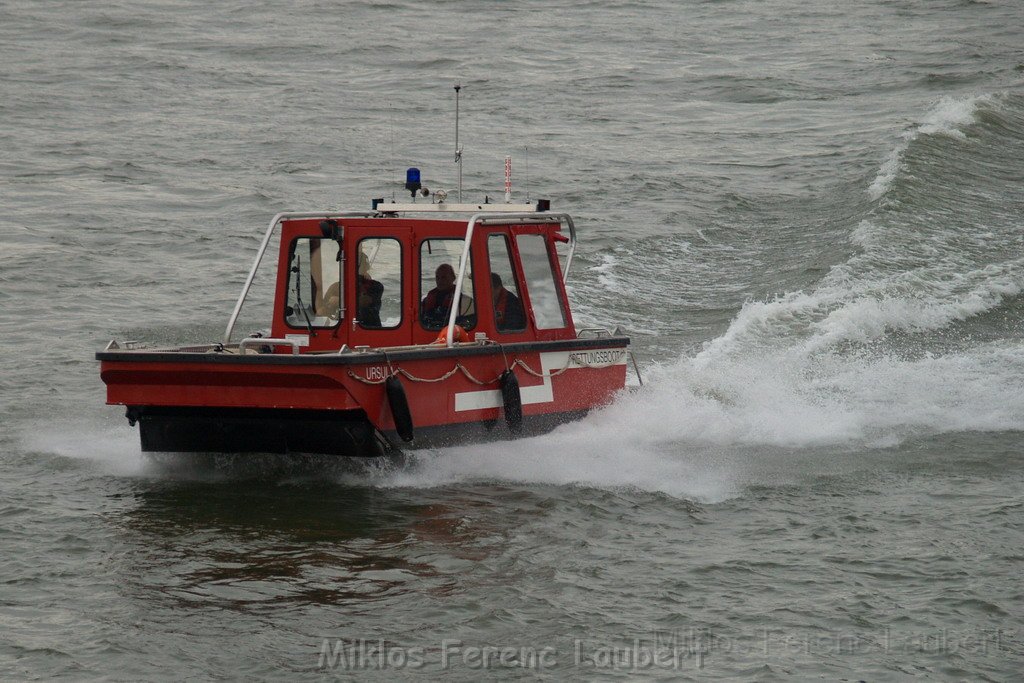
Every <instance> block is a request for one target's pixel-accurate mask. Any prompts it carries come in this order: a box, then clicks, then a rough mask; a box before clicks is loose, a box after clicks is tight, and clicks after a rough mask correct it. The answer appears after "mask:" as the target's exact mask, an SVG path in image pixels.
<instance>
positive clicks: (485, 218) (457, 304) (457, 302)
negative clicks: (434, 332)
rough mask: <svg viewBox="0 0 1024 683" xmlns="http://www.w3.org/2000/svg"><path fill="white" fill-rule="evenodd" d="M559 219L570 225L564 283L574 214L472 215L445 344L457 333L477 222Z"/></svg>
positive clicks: (573, 236) (572, 249)
mask: <svg viewBox="0 0 1024 683" xmlns="http://www.w3.org/2000/svg"><path fill="white" fill-rule="evenodd" d="M552 219H557V220H558V222H559V223H561V222H562V221H563V220H564V221H565V222H566V223H567V224H568V226H569V255H568V257H566V260H565V272H563V273H562V283H563V284H565V282H566V281H567V280H568V277H569V266H570V265H571V264H572V255H573V252H575V251H576V226H575V225H574V224H573V222H572V216H570V215H569V214H567V213H544V214H536V213H522V214H516V213H494V212H481V213H475V214H473V215H472V216H470V218H469V221H468V222H467V223H466V237H465V244H464V245H463V247H462V257H461V258H460V259H459V274H458V278H457V279H456V280H455V295H454V297H453V298H452V308H451V311H449V313H448V333H447V335H445V346H447V347H449V348H451V345H452V341H453V339H454V335H455V318H456V317H457V316H458V314H459V309H460V308H461V303H462V282H463V280H465V277H466V264H467V263H469V250H470V246H471V244H472V241H473V229H474V228H475V227H476V224H477V223H480V224H481V225H494V224H503V223H551V222H553V220H552Z"/></svg>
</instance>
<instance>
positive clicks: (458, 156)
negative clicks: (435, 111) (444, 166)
mask: <svg viewBox="0 0 1024 683" xmlns="http://www.w3.org/2000/svg"><path fill="white" fill-rule="evenodd" d="M460 90H462V85H461V84H460V83H456V84H455V163H456V164H458V165H459V203H460V204H461V203H462V148H461V147H459V91H460Z"/></svg>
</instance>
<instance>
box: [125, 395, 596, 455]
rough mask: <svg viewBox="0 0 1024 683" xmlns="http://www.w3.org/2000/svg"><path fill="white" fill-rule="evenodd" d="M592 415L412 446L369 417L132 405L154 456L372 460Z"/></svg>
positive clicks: (427, 431) (441, 429)
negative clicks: (311, 456) (252, 455)
mask: <svg viewBox="0 0 1024 683" xmlns="http://www.w3.org/2000/svg"><path fill="white" fill-rule="evenodd" d="M586 413H587V411H585V410H584V411H572V412H566V413H552V414H547V415H531V416H524V417H523V419H522V425H521V428H520V430H519V431H518V433H512V432H511V431H510V430H509V428H508V426H507V425H506V424H505V421H504V420H488V421H485V422H471V423H461V424H453V425H442V426H436V427H423V428H420V427H415V425H414V433H413V440H412V442H411V443H404V442H403V441H402V439H400V438H399V436H398V434H397V433H394V432H390V433H384V434H382V433H380V432H378V431H377V430H376V429H374V427H373V425H371V424H370V421H369V420H368V419H367V417H366V414H365V413H364V412H362V411H332V410H289V409H282V410H278V409H262V408H194V407H183V408H179V407H156V406H131V407H129V408H128V417H129V419H130V420H132V421H135V420H137V421H138V423H139V434H140V437H141V440H142V450H143V451H145V452H151V453H152V452H155V453H161V452H162V453H296V454H298V453H310V454H323V455H339V456H347V457H357V458H373V457H379V456H382V455H387V454H390V453H394V452H396V451H399V450H411V449H415V448H437V447H445V446H454V445H458V444H465V443H472V442H479V441H495V440H499V441H500V440H506V439H512V438H516V437H521V436H533V435H536V434H543V433H545V432H549V431H551V430H552V429H554V428H555V427H557V426H558V425H560V424H563V423H565V422H571V421H573V420H578V419H580V418H582V417H583V416H584V415H586Z"/></svg>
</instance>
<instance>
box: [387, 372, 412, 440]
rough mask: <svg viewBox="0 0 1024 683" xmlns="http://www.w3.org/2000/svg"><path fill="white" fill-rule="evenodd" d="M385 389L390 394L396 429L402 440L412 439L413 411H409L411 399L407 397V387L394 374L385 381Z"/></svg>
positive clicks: (390, 405) (392, 415) (389, 403)
mask: <svg viewBox="0 0 1024 683" xmlns="http://www.w3.org/2000/svg"><path fill="white" fill-rule="evenodd" d="M384 390H385V391H386V392H387V394H388V407H389V408H391V417H392V418H394V420H395V431H397V432H398V436H400V437H402V441H405V442H406V443H408V442H409V441H412V413H411V412H409V400H408V399H407V398H406V397H405V389H404V388H402V382H401V381H400V380H399V379H398V377H396V376H395V375H392V376H391V377H388V378H387V380H385V381H384Z"/></svg>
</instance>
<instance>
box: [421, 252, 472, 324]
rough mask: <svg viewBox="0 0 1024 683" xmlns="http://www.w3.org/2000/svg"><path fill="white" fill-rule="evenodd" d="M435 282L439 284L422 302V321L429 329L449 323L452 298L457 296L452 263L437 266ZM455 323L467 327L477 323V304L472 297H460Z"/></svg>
mask: <svg viewBox="0 0 1024 683" xmlns="http://www.w3.org/2000/svg"><path fill="white" fill-rule="evenodd" d="M434 282H435V283H436V284H437V286H436V287H434V288H433V289H432V290H430V291H429V292H427V295H426V296H425V297H423V301H421V302H420V322H421V323H422V324H423V326H424V327H426V328H428V329H429V328H433V329H440V328H441V326H443V325H446V324H447V323H448V315H449V314H450V312H451V310H452V299H454V298H455V269H454V268H452V266H451V264H449V263H442V264H441V265H439V266H438V267H437V270H436V271H434ZM455 323H456V324H457V325H461V326H462V327H465V328H469V327H472V326H473V325H475V324H476V305H475V304H474V303H473V298H472V297H469V296H466V295H465V294H463V295H462V296H461V297H460V301H459V312H458V315H457V316H456V318H455Z"/></svg>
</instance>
